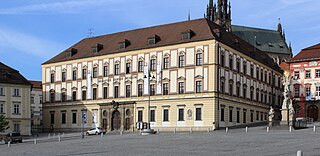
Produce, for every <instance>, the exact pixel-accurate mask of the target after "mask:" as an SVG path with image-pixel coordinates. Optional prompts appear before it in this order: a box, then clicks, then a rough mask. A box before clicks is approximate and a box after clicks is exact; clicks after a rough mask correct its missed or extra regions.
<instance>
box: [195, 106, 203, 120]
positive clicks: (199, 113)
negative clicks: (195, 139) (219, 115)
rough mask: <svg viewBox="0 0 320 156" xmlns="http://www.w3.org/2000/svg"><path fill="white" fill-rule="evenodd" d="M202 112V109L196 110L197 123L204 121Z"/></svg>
mask: <svg viewBox="0 0 320 156" xmlns="http://www.w3.org/2000/svg"><path fill="white" fill-rule="evenodd" d="M201 114H202V112H201V108H196V121H201V120H202V115H201Z"/></svg>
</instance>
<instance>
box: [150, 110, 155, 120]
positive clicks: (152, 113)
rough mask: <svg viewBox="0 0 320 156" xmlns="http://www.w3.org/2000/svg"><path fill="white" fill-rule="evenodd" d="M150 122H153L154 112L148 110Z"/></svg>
mask: <svg viewBox="0 0 320 156" xmlns="http://www.w3.org/2000/svg"><path fill="white" fill-rule="evenodd" d="M150 121H151V122H155V121H156V120H155V110H150Z"/></svg>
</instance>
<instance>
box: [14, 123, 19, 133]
mask: <svg viewBox="0 0 320 156" xmlns="http://www.w3.org/2000/svg"><path fill="white" fill-rule="evenodd" d="M13 131H15V132H20V124H13Z"/></svg>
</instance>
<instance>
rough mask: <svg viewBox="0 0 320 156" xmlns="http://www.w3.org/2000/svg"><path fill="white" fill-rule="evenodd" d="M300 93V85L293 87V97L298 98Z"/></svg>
mask: <svg viewBox="0 0 320 156" xmlns="http://www.w3.org/2000/svg"><path fill="white" fill-rule="evenodd" d="M299 95H300V86H298V87H295V88H294V97H295V98H298V97H299Z"/></svg>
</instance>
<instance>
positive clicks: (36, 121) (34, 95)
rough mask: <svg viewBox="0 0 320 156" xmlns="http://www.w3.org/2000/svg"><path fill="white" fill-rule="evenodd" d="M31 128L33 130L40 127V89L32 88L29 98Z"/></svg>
mask: <svg viewBox="0 0 320 156" xmlns="http://www.w3.org/2000/svg"><path fill="white" fill-rule="evenodd" d="M30 105H31V118H32V121H31V126H32V127H33V129H34V130H39V129H41V127H42V114H43V113H42V88H32V91H31V97H30Z"/></svg>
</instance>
